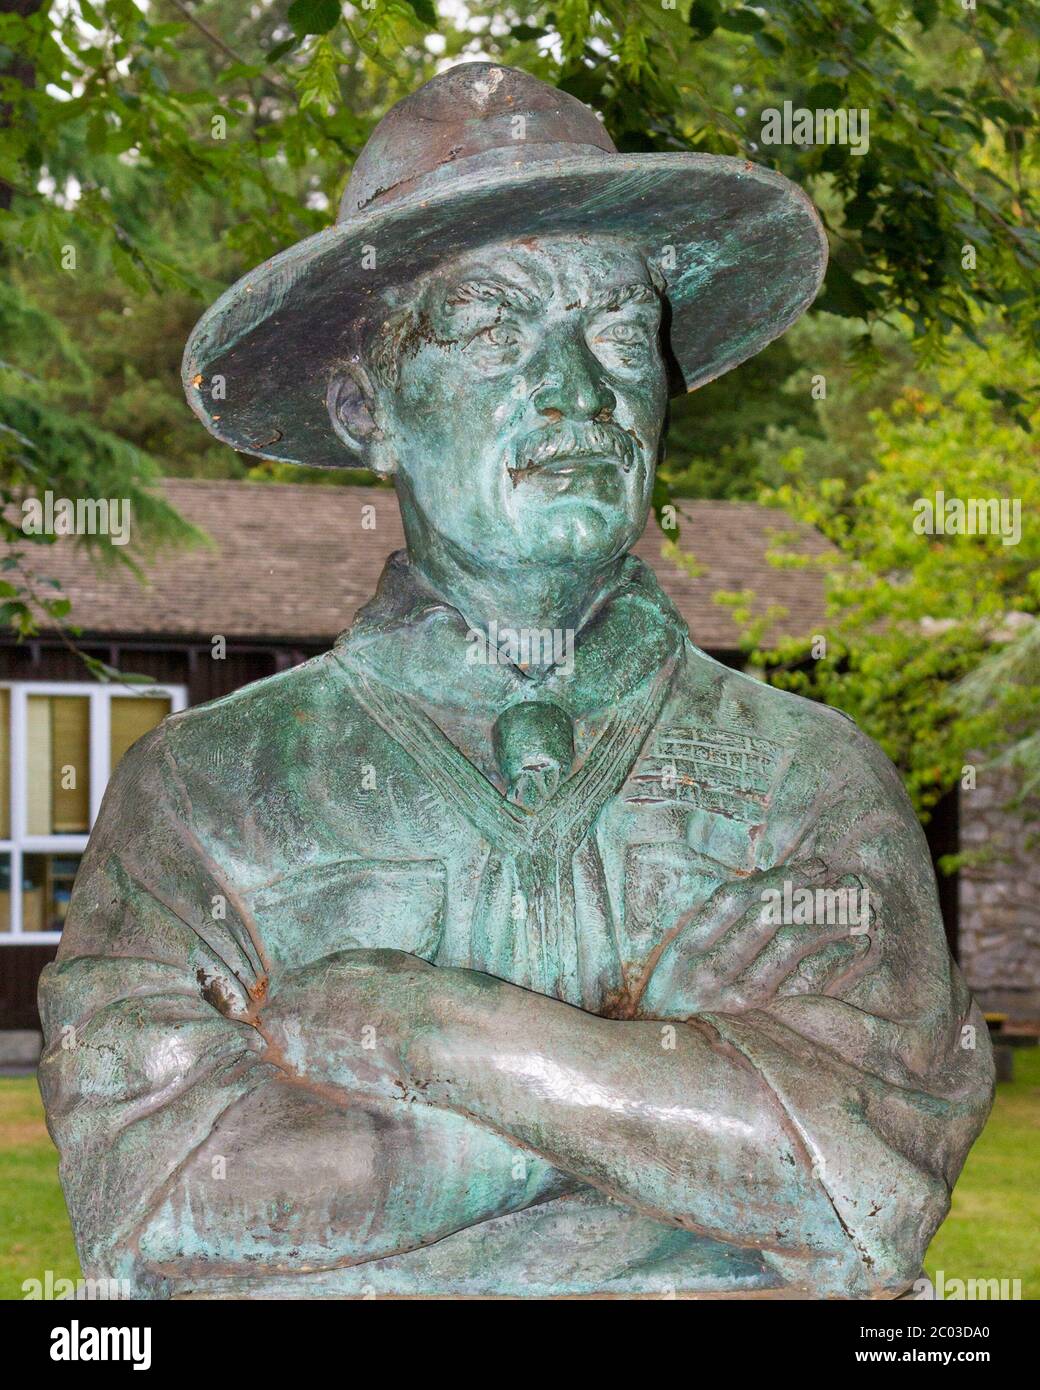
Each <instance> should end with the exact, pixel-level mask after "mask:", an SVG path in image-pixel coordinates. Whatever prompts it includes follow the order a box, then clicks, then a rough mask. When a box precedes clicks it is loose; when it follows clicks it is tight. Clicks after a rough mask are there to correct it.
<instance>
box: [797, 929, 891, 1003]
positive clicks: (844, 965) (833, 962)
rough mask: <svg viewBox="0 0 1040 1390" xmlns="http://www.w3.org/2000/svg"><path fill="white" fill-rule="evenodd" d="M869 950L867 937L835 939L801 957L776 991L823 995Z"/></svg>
mask: <svg viewBox="0 0 1040 1390" xmlns="http://www.w3.org/2000/svg"><path fill="white" fill-rule="evenodd" d="M869 949H870V938H869V937H868V936H852V937H848V938H846V939H845V940H844V941H834V942H832V943H831V944H830V945H829V946H824V947H823V949H822V950H820V951H814V952H812V953H811V954H810V955H807V956H804V957H803V958H802V959H801V960H800V961H799V962H798V964H797V965H796V966H795V967H794V969H793V970H792V971H791V973H790V974H789V975H788V976H787V978H786V979H785V980H784V981H783V982H782V983H781V985H780V986H779V988H778V989H777V991H776V992H777V994H784V995H789V994H825V993H826V992H827V987H828V985H830V984H831V983H832V982H833V981H834V980H836V979H837V978H838V977H839V976H840V975H843V974H844V973H845V971H846V970H848V969H849V967H850V966H851V965H854V964H855V962H856V961H857V960H861V959H862V958H863V957H864V956H865V955H866V953H867V951H868V950H869Z"/></svg>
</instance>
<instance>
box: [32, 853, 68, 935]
mask: <svg viewBox="0 0 1040 1390" xmlns="http://www.w3.org/2000/svg"><path fill="white" fill-rule="evenodd" d="M79 861H80V856H79V855H78V854H26V855H24V856H23V858H22V931H61V929H62V928H63V927H64V925H65V914H66V913H67V912H68V908H69V899H70V897H71V896H72V883H73V880H74V879H75V877H76V870H77V869H78V868H79Z"/></svg>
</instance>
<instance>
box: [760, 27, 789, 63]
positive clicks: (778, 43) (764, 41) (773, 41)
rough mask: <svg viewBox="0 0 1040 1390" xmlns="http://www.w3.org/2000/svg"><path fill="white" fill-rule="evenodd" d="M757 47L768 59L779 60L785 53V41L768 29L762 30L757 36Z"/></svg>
mask: <svg viewBox="0 0 1040 1390" xmlns="http://www.w3.org/2000/svg"><path fill="white" fill-rule="evenodd" d="M755 47H756V48H757V49H758V51H759V53H762V54H764V55H765V57H767V58H779V57H780V55H781V54H782V53H783V51H784V44H783V40H782V39H779V38H777V36H776V35H775V34H771V33H769V31H768V30H767V29H760V30H759V31H758V33H757V34H756V35H755Z"/></svg>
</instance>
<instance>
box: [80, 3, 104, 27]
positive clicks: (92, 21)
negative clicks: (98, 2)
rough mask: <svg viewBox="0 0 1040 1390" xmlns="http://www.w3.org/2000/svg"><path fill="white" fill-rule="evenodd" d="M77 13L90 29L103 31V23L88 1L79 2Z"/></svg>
mask: <svg viewBox="0 0 1040 1390" xmlns="http://www.w3.org/2000/svg"><path fill="white" fill-rule="evenodd" d="M79 12H80V14H81V15H82V16H83V18H84V19H85V20H86V21H87V23H88V24H89V25H91V26H92V28H94V29H103V28H104V27H105V21H104V20H103V19H102V18H101V16H100V15H99V14H98V12H97V10H95V8H94V6H93V5H92V4H91V3H90V0H79Z"/></svg>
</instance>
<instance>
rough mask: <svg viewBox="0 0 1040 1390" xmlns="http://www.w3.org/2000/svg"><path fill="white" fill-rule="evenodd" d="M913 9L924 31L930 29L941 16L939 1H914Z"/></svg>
mask: <svg viewBox="0 0 1040 1390" xmlns="http://www.w3.org/2000/svg"><path fill="white" fill-rule="evenodd" d="M911 9H912V10H913V12H914V18H915V19H916V20H917V22H918V24H920V26H921V28H922V29H930V28H931V27H932V25H933V24H934V23H935V21H936V19H937V18H938V16H939V0H913V4H912V5H911Z"/></svg>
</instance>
